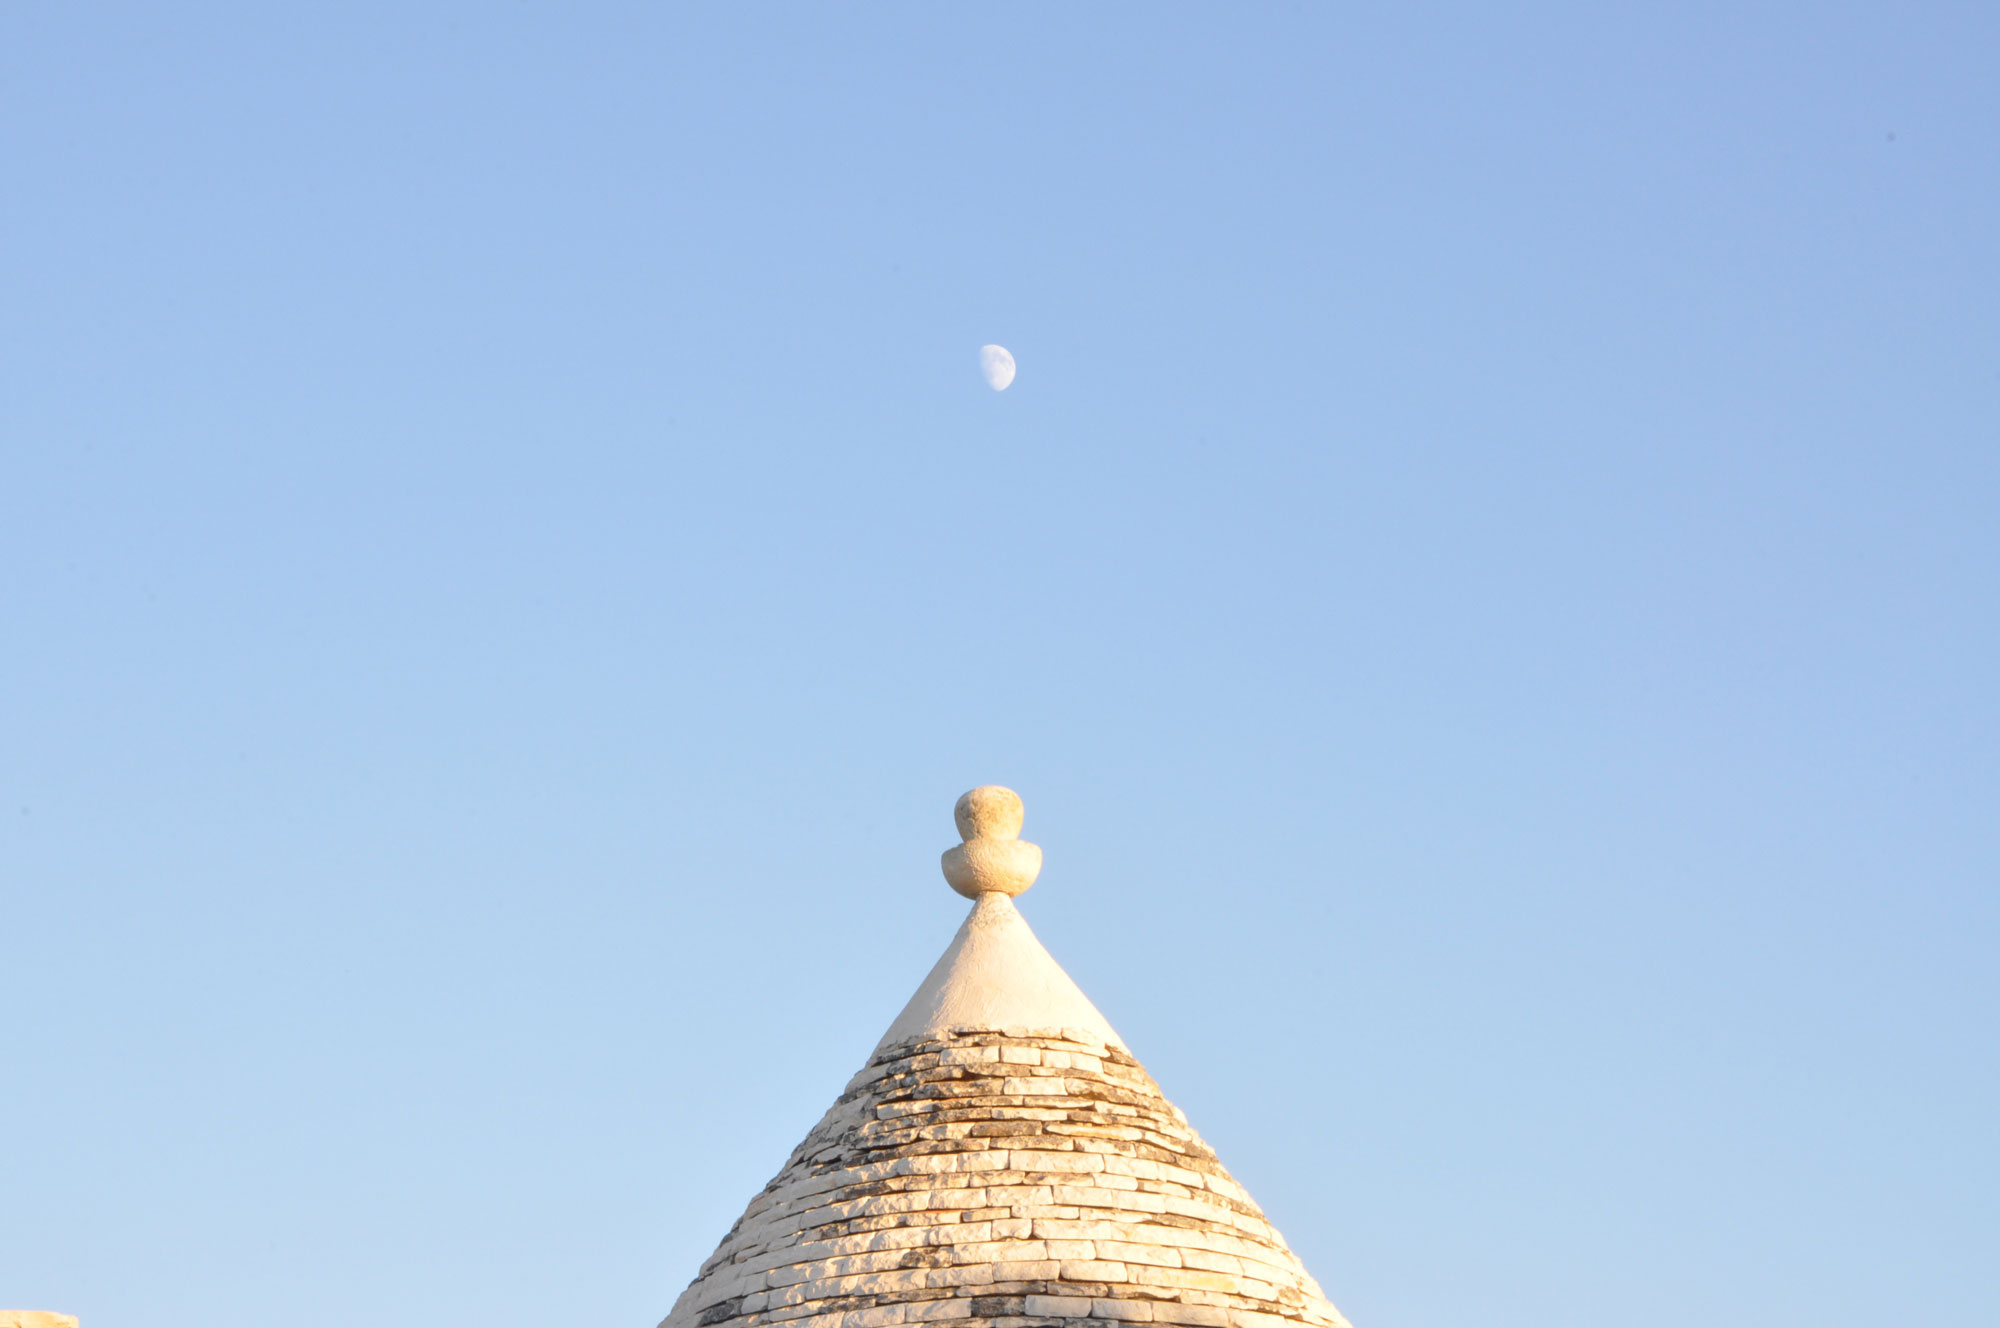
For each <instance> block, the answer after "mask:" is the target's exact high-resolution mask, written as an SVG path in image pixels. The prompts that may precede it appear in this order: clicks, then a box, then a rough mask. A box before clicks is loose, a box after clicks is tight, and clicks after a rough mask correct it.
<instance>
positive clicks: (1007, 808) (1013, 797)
mask: <svg viewBox="0 0 2000 1328" xmlns="http://www.w3.org/2000/svg"><path fill="white" fill-rule="evenodd" d="M1025 815H1027V808H1025V807H1023V806H1022V805H1021V795H1020V794H1018V793H1016V792H1015V791H1014V790H1013V789H1010V788H1002V787H1000V786H999V785H998V784H987V785H984V786H982V787H980V788H976V789H974V790H972V792H970V793H968V794H966V795H965V796H964V797H962V798H960V799H959V800H958V805H957V806H955V807H953V808H952V809H951V818H952V820H954V821H957V822H958V837H959V838H960V839H1018V838H1020V835H1021V818H1022V817H1023V816H1025Z"/></svg>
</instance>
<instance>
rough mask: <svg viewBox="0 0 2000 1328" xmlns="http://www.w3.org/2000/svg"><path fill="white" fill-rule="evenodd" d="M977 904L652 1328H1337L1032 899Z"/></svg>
mask: <svg viewBox="0 0 2000 1328" xmlns="http://www.w3.org/2000/svg"><path fill="white" fill-rule="evenodd" d="M1001 793H1005V790H990V789H988V790H977V791H975V793H973V794H968V795H967V798H968V799H973V798H977V797H979V796H980V795H982V794H990V795H998V794H1001ZM1012 796H1013V795H1012V794H1006V797H1007V798H1012ZM989 800H991V799H989ZM965 801H966V800H964V799H962V800H961V804H960V806H961V816H960V829H961V831H962V832H966V838H967V841H968V846H973V847H975V848H976V844H975V841H976V840H977V839H979V838H980V837H981V836H980V835H979V834H978V833H977V832H978V830H979V829H980V828H981V827H980V825H979V823H978V821H977V818H974V823H973V824H972V825H971V827H970V829H969V830H968V824H967V818H966V817H965V815H964V814H963V811H964V807H965ZM1013 807H1014V808H1018V807H1019V801H1018V799H1015V800H1014V801H1013ZM1001 820H1002V824H1003V826H1004V824H1005V818H1004V817H1003V818H1001ZM1019 824H1020V820H1019V816H1018V812H1015V813H1014V815H1013V818H1012V827H1013V828H1014V829H1016V830H1018V827H1019ZM1005 837H1006V838H1012V836H1011V835H1008V836H1005ZM1022 847H1023V848H1031V847H1032V846H1031V845H1023V846H1022ZM955 852H956V851H955ZM972 856H974V857H982V856H983V857H984V858H986V859H990V860H994V861H999V862H1001V863H1003V865H1004V864H1005V863H1007V862H1009V861H1011V862H1013V863H1014V864H1015V866H1016V867H1018V865H1019V862H1020V861H1021V859H1022V855H1020V854H1013V855H1012V857H1011V858H1010V857H1009V855H1007V854H1004V853H998V852H995V853H986V854H977V853H975V854H974V855H972ZM1035 858H1036V863H1035V865H1036V866H1039V852H1037V853H1036V854H1035ZM963 861H964V859H963V856H961V860H960V863H959V865H960V867H961V868H963ZM951 867H952V863H951V861H950V858H949V856H948V859H947V871H948V873H949V872H950V869H951ZM960 874H961V875H964V874H965V873H964V871H963V870H961V873H960ZM1017 875H1018V872H1017ZM1027 879H1028V881H1030V882H1031V881H1032V880H1033V872H1032V871H1029V872H1028V873H1027ZM985 883H986V882H985V880H984V879H983V878H980V877H979V876H978V875H977V874H976V873H975V874H974V875H973V876H972V877H971V878H970V880H969V884H970V886H971V887H973V888H968V887H967V885H961V884H960V880H959V878H958V877H956V876H954V877H953V884H954V886H957V887H958V888H959V889H960V892H961V893H964V894H967V895H970V896H972V897H974V898H975V899H976V901H977V903H976V905H975V907H974V909H973V912H972V915H971V917H969V918H968V919H967V920H966V924H965V926H963V927H961V928H960V930H959V933H958V936H957V937H956V938H954V940H953V942H952V945H951V947H950V948H949V949H947V950H946V952H945V955H944V957H943V958H942V959H940V960H939V962H938V965H937V967H936V968H934V969H933V970H932V972H931V975H930V977H929V978H928V979H926V981H925V983H924V985H923V986H922V987H921V988H920V989H919V990H918V992H917V994H916V995H915V996H914V997H913V998H912V999H911V1001H910V1004H909V1006H908V1007H906V1008H905V1010H904V1011H903V1013H902V1015H901V1016H899V1017H898V1019H897V1020H896V1021H895V1023H894V1024H892V1025H891V1027H890V1031H889V1034H888V1036H886V1037H885V1038H884V1039H883V1043H882V1045H881V1046H879V1047H877V1049H876V1051H875V1053H874V1055H873V1056H872V1057H871V1058H870V1060H869V1063H868V1065H867V1067H866V1068H864V1069H863V1070H862V1071H861V1073H860V1074H858V1075H856V1076H855V1077H854V1079H853V1080H852V1081H851V1082H850V1083H849V1084H848V1086H847V1089H846V1091H845V1092H843V1093H842V1094H841V1096H840V1098H839V1100H838V1101H836V1102H835V1103H834V1105H833V1107H832V1109H831V1110H829V1111H828V1112H827V1113H826V1115H825V1117H824V1118H822V1119H821V1121H820V1123H819V1124H818V1125H817V1126H815V1127H814V1128H813V1130H812V1132H811V1133H809V1134H808V1135H807V1136H806V1139H805V1141H804V1142H803V1143H801V1144H800V1145H799V1146H798V1148H797V1149H796V1150H795V1151H794V1152H793V1153H792V1156H791V1158H790V1159H789V1160H788V1161H787V1162H786V1163H785V1165H784V1167H783V1169H781V1170H780V1171H779V1172H778V1174H777V1176H776V1177H775V1178H773V1179H772V1181H771V1182H770V1184H768V1185H766V1186H765V1187H764V1190H763V1192H762V1193H761V1194H759V1195H758V1196H757V1197H756V1198H755V1199H753V1200H751V1202H750V1206H749V1207H748V1208H747V1209H746V1210H745V1211H744V1213H743V1216H742V1217H741V1218H740V1219H738V1221H737V1223H736V1225H735V1227H734V1228H733V1229H732V1230H731V1231H730V1232H729V1234H728V1235H727V1236H726V1237H724V1239H723V1241H722V1244H721V1245H720V1246H719V1247H718V1248H717V1249H716V1251H715V1253H714V1254H713V1255H712V1256H711V1257H710V1258H709V1260H708V1261H707V1262H706V1263H704V1264H703V1265H702V1268H701V1272H700V1275H699V1276H697V1277H696V1278H695V1280H694V1282H693V1284H692V1285H690V1286H689V1287H688V1289H687V1290H686V1291H685V1292H684V1293H682V1295H681V1297H680V1299H679V1300H678V1301H677V1302H676V1303H675V1305H674V1308H673V1310H672V1312H671V1313H670V1314H668V1316H667V1318H666V1319H665V1320H664V1321H663V1323H662V1328H716V1326H718V1325H721V1326H723V1328H762V1326H763V1325H775V1324H784V1325H788V1328H890V1326H891V1325H898V1324H923V1323H944V1322H946V1321H965V1322H967V1323H971V1324H980V1325H994V1328H1029V1325H1056V1324H1061V1325H1083V1324H1123V1323H1160V1324H1187V1325H1201V1326H1203V1328H1287V1326H1288V1325H1293V1326H1297V1328H1306V1326H1308V1325H1309V1326H1311V1328H1347V1321H1346V1320H1345V1319H1343V1318H1342V1317H1341V1315H1340V1313H1339V1311H1337V1310H1335V1309H1334V1307H1333V1306H1332V1305H1331V1304H1329V1303H1328V1302H1327V1300H1326V1298H1325V1296H1324V1295H1323V1294H1322V1293H1321V1291H1320V1289H1319V1286H1318V1284H1317V1283H1315V1282H1314V1281H1313V1279H1312V1278H1311V1277H1310V1276H1309V1275H1308V1274H1307V1273H1306V1271H1305V1269H1304V1268H1303V1267H1302V1266H1301V1265H1300V1263H1299V1261H1298V1259H1297V1258H1296V1257H1295V1256H1294V1255H1293V1254H1292V1253H1291V1251H1290V1250H1289V1249H1287V1248H1286V1246H1285V1242H1284V1240H1283V1238H1282V1237H1280V1236H1279V1235H1278V1233H1277V1231H1276V1230H1274V1229H1273V1228H1272V1227H1271V1225H1270V1223H1269V1222H1267V1221H1265V1219H1264V1216H1263V1214H1262V1213H1261V1212H1260V1211H1259V1210H1258V1208H1257V1205H1256V1204H1255V1203H1254V1202H1252V1200H1251V1198H1250V1196H1249V1195H1248V1194H1246V1193H1245V1192H1244V1190H1243V1188H1242V1187H1241V1186H1239V1185H1238V1184H1237V1183H1236V1182H1235V1181H1234V1180H1232V1179H1231V1178H1230V1176H1229V1173H1228V1172H1227V1171H1226V1170H1224V1169H1223V1166H1222V1164H1221V1163H1220V1162H1219V1161H1217V1160H1216V1156H1215V1153H1214V1152H1213V1150H1211V1149H1210V1148H1209V1147H1208V1146H1207V1145H1206V1144H1205V1143H1203V1142H1202V1140H1201V1138H1200V1136H1199V1135H1197V1134H1196V1133H1195V1132H1194V1130H1193V1129H1192V1128H1191V1127H1190V1126H1189V1125H1188V1123H1187V1118H1186V1117H1185V1116H1183V1115H1182V1114H1181V1112H1180V1110H1179V1109H1178V1108H1176V1107H1175V1106H1174V1105H1173V1104H1172V1103H1170V1102H1168V1101H1167V1099H1166V1098H1165V1096H1164V1095H1162V1093H1161V1092H1160V1089H1159V1086H1158V1085H1157V1084H1155V1083H1154V1082H1153V1081H1152V1079H1151V1078H1150V1077H1149V1076H1148V1075H1147V1074H1146V1072H1145V1070H1144V1069H1143V1068H1141V1066H1140V1065H1139V1063H1138V1062H1137V1061H1136V1060H1134V1059H1133V1057H1132V1056H1131V1054H1130V1053H1129V1052H1128V1051H1127V1050H1126V1049H1125V1047H1124V1044H1123V1043H1122V1042H1121V1041H1120V1040H1119V1038H1118V1035H1117V1034H1116V1033H1115V1032H1114V1031H1112V1029H1111V1027H1110V1025H1109V1024H1107V1023H1106V1022H1105V1021H1104V1019H1103V1017H1102V1016H1101V1015H1099V1014H1098V1013H1097V1011H1096V1009H1095V1007H1093V1006H1092V1005H1091V1004H1090V1002H1089V1001H1088V1000H1087V999H1086V998H1085V997H1084V996H1083V994H1082V993H1081V992H1080V991H1078V990H1077V989H1076V987H1075V984H1074V983H1072V982H1071V981H1070V980H1069V978H1068V977H1067V975H1065V974H1063V973H1062V970H1061V969H1060V968H1059V967H1058V966H1057V965H1056V964H1055V961H1054V960H1053V959H1052V958H1050V957H1049V955H1048V952H1047V951H1046V950H1045V949H1043V948H1042V946H1041V944H1040V942H1039V941H1037V940H1036V939H1035V937H1034V933H1033V932H1032V931H1030V930H1029V929H1028V925H1027V923H1026V921H1025V920H1024V919H1022V917H1021V915H1020V913H1019V912H1018V911H1017V910H1016V909H1015V907H1014V905H1013V903H1012V900H1011V898H1010V897H1009V896H1010V895H1012V894H1018V893H1019V892H1020V890H1022V889H1026V885H1025V884H1018V888H1015V889H1005V888H1000V889H979V888H977V887H978V886H980V885H982V884H985Z"/></svg>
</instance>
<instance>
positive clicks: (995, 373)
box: [979, 346, 1014, 392]
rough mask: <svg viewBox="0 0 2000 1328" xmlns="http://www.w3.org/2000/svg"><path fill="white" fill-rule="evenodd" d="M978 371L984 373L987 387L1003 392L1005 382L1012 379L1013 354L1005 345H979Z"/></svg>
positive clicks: (1009, 381) (1005, 387)
mask: <svg viewBox="0 0 2000 1328" xmlns="http://www.w3.org/2000/svg"><path fill="white" fill-rule="evenodd" d="M979 372H981V373H983V374H985V375H986V385H987V386H988V387H990V388H992V389H993V390H994V391H995V392H1005V391H1006V390H1007V384H1009V383H1011V382H1013V381H1014V356H1013V355H1012V354H1011V353H1010V352H1009V351H1008V349H1007V348H1006V347H1005V346H981V347H980V348H979Z"/></svg>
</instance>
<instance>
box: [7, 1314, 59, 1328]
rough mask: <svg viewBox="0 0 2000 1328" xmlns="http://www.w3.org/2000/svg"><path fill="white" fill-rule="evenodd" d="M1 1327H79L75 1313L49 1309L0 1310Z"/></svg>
mask: <svg viewBox="0 0 2000 1328" xmlns="http://www.w3.org/2000/svg"><path fill="white" fill-rule="evenodd" d="M0 1328H77V1325H76V1316H75V1315H73V1314H52V1313H50V1312H49V1311H48V1310H0Z"/></svg>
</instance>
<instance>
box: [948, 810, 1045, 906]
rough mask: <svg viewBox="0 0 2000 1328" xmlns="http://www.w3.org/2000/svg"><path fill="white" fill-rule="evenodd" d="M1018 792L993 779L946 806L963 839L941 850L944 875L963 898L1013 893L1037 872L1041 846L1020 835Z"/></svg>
mask: <svg viewBox="0 0 2000 1328" xmlns="http://www.w3.org/2000/svg"><path fill="white" fill-rule="evenodd" d="M1024 814H1025V812H1024V809H1023V808H1022V806H1021V795H1020V794H1018V793H1016V792H1014V790H1013V789H1010V788H1001V787H1000V786H999V785H998V784H987V785H985V786H984V787H981V788H976V789H974V790H972V792H970V793H968V794H966V795H965V796H964V797H962V798H960V799H959V800H958V805H957V806H955V807H953V808H952V809H951V815H952V819H953V820H955V821H957V822H958V835H959V838H960V839H963V840H964V841H965V842H964V843H962V844H956V845H954V846H952V847H951V848H948V849H946V850H945V852H944V860H943V865H944V878H945V880H947V881H949V882H951V888H952V889H954V890H956V891H958V892H959V893H960V894H962V895H964V896H965V897H966V898H967V899H977V898H979V897H980V896H981V895H988V894H1002V895H1018V894H1020V893H1021V892H1022V891H1023V890H1026V889H1027V888H1028V887H1029V886H1031V885H1033V884H1034V883H1035V877H1037V876H1039V875H1040V874H1041V871H1042V850H1041V849H1040V848H1039V847H1038V846H1036V845H1034V844H1030V843H1029V842H1028V841H1027V840H1025V839H1022V838H1020V834H1021V818H1022V816H1023V815H1024Z"/></svg>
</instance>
